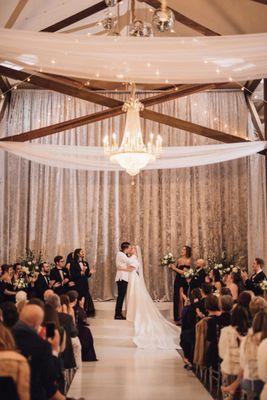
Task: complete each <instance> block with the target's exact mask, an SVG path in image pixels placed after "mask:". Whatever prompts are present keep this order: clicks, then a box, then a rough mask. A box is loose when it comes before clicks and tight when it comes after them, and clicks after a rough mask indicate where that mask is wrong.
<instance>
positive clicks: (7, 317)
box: [1, 301, 19, 328]
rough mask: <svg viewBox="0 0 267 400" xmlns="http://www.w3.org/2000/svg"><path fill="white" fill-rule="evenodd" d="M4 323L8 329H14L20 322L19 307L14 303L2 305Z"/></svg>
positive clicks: (8, 302) (7, 302)
mask: <svg viewBox="0 0 267 400" xmlns="http://www.w3.org/2000/svg"><path fill="white" fill-rule="evenodd" d="M1 309H2V319H3V323H4V325H5V326H6V327H7V328H12V327H13V326H14V325H15V324H16V322H17V321H18V318H19V315H18V311H17V307H16V306H15V304H14V303H13V302H12V301H6V302H5V303H2V304H1Z"/></svg>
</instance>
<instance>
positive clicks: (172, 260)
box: [160, 253, 176, 266]
mask: <svg viewBox="0 0 267 400" xmlns="http://www.w3.org/2000/svg"><path fill="white" fill-rule="evenodd" d="M175 261H176V260H175V258H174V257H173V254H172V253H168V254H166V255H165V256H164V257H163V258H162V259H161V260H160V263H161V265H162V266H166V265H169V264H174V263H175Z"/></svg>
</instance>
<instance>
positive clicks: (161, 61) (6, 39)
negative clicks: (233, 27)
mask: <svg viewBox="0 0 267 400" xmlns="http://www.w3.org/2000/svg"><path fill="white" fill-rule="evenodd" d="M0 59H1V60H2V65H3V61H11V62H13V63H15V64H18V65H21V66H26V67H27V69H30V70H32V71H40V70H42V71H43V72H49V73H53V74H59V75H67V76H74V77H79V78H85V79H94V80H95V79H101V80H108V81H119V82H125V81H134V82H142V83H159V82H161V83H162V82H164V81H167V82H169V83H174V84H176V83H205V82H225V81H228V80H229V77H232V79H234V80H236V81H244V80H245V81H246V80H249V79H255V78H263V77H267V34H266V33H261V34H249V35H234V36H215V37H163V38H159V37H156V38H138V37H137V38H136V37H98V36H94V37H88V36H86V37H81V36H80V35H79V36H75V35H74V34H64V33H45V32H28V31H21V30H14V29H12V30H11V29H0Z"/></svg>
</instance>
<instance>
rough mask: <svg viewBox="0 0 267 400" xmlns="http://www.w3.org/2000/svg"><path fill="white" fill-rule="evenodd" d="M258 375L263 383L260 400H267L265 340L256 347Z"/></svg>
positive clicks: (266, 345)
mask: <svg viewBox="0 0 267 400" xmlns="http://www.w3.org/2000/svg"><path fill="white" fill-rule="evenodd" d="M257 358H258V362H257V367H258V373H259V378H260V379H261V380H262V381H263V382H265V385H264V388H263V390H262V392H261V400H267V368H266V366H267V339H263V340H262V341H261V343H260V345H259V347H258V357H257Z"/></svg>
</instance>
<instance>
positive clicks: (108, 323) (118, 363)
mask: <svg viewBox="0 0 267 400" xmlns="http://www.w3.org/2000/svg"><path fill="white" fill-rule="evenodd" d="M95 306H96V310H97V316H96V318H95V319H91V320H90V327H91V330H92V333H93V336H94V340H95V348H96V353H97V357H98V359H99V361H98V362H94V363H83V366H82V369H81V370H80V371H78V372H77V373H76V375H75V378H74V380H73V382H72V385H71V388H70V390H69V393H68V397H74V398H79V397H83V398H85V399H86V400H89V399H90V400H91V399H92V400H94V399H97V400H165V399H166V400H179V399H183V400H195V399H196V400H206V399H211V397H210V396H209V394H208V393H207V391H206V390H205V389H204V388H203V386H202V385H201V384H200V382H199V381H198V380H197V379H196V378H195V376H194V375H193V374H192V373H191V372H187V371H186V370H185V369H184V368H183V362H182V359H181V358H180V357H179V355H178V353H177V352H176V351H173V350H157V351H151V350H139V349H137V348H136V347H135V345H134V344H133V343H132V341H131V336H132V335H133V328H132V326H131V323H129V322H128V321H115V320H114V319H113V314H114V303H113V302H104V303H95ZM158 306H159V307H160V309H161V310H162V312H163V313H164V314H165V315H167V314H169V310H170V304H169V303H159V304H158Z"/></svg>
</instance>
